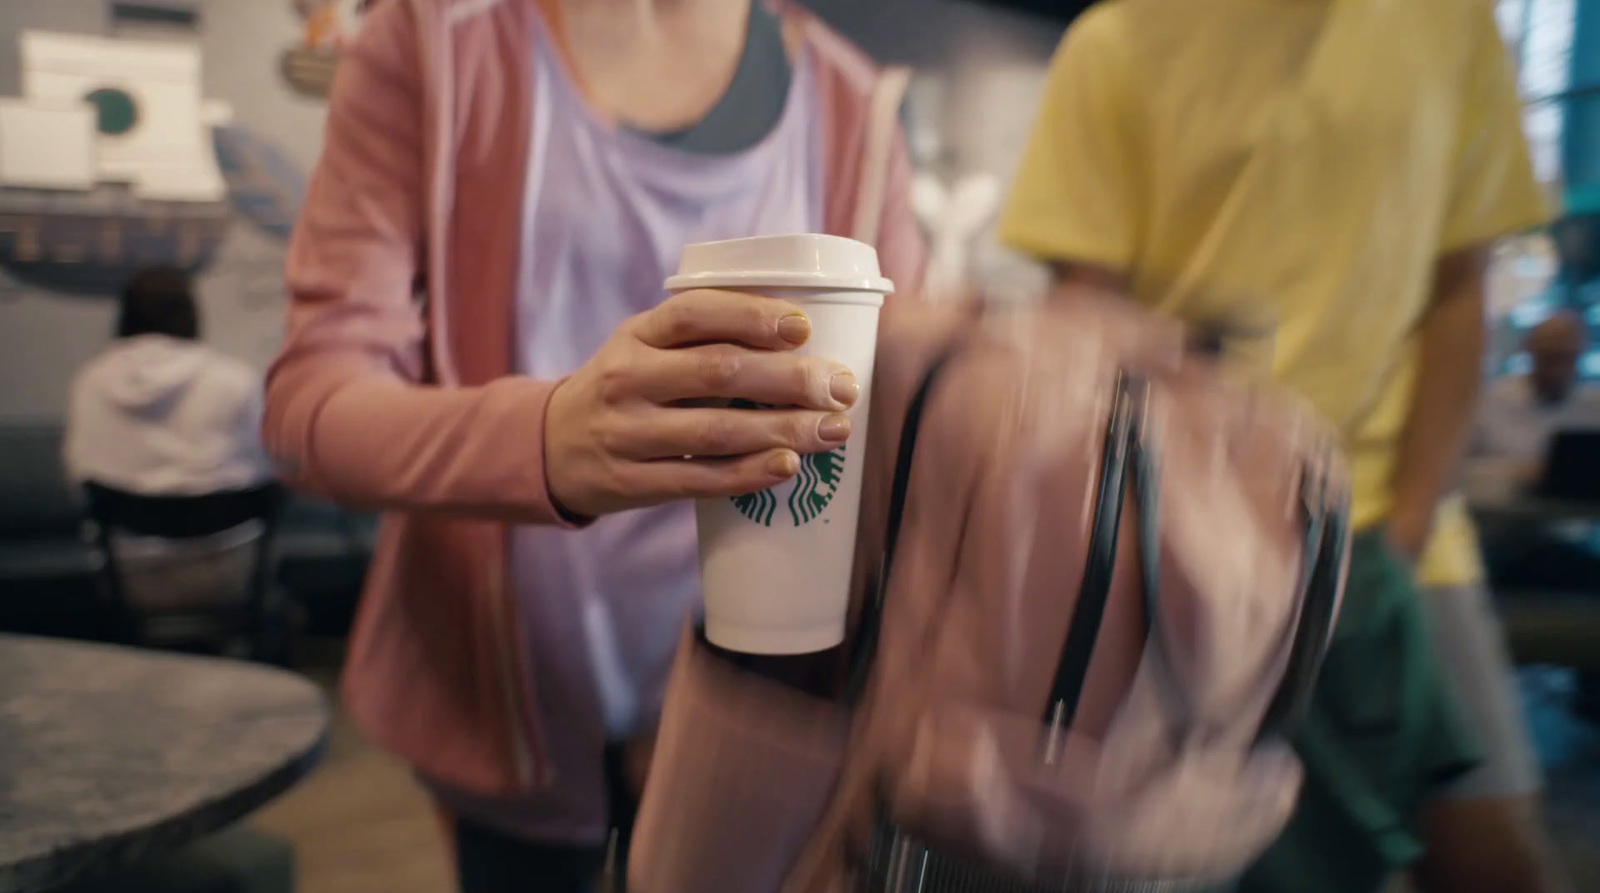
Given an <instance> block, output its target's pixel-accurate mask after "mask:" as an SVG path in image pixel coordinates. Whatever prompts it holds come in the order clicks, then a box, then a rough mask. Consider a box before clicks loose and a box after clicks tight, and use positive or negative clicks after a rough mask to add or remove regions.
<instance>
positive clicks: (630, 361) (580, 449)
mask: <svg viewBox="0 0 1600 893" xmlns="http://www.w3.org/2000/svg"><path fill="white" fill-rule="evenodd" d="M810 336H811V322H810V320H808V319H807V318H806V316H805V314H804V313H802V312H801V311H800V308H798V307H796V306H795V305H793V304H790V303H788V302H786V301H781V300H777V299H774V298H764V297H759V296H754V295H749V294H744V293H738V292H725V291H710V290H699V291H689V292H684V293H682V294H679V295H676V296H674V297H672V298H670V299H668V300H667V301H666V302H664V303H663V304H661V306H659V307H657V308H655V309H654V310H651V311H649V312H648V313H643V314H640V315H639V316H636V317H634V318H632V319H630V320H628V321H627V322H625V323H623V324H622V326H620V327H619V328H618V329H617V331H616V332H615V333H613V334H612V336H611V339H610V340H609V341H607V342H606V344H605V346H603V347H601V348H600V351H599V352H598V353H596V354H595V355H594V357H593V358H591V359H590V360H589V362H587V363H585V364H584V365H583V366H582V367H581V368H580V369H578V371H577V372H575V373H573V375H572V377H570V378H568V379H567V380H566V381H564V382H562V383H561V385H560V386H559V387H557V388H556V391H555V393H554V394H553V395H552V396H551V398H550V408H549V410H548V413H547V415H546V418H545V426H544V438H545V475H546V477H547V480H548V483H549V487H550V495H551V497H552V498H553V499H554V500H555V501H556V504H557V505H558V506H559V507H560V508H561V509H562V510H564V511H566V512H568V513H572V514H577V515H583V516H589V517H593V516H596V515H602V514H606V513H609V512H616V511H621V510H623V509H630V508H638V507H642V506H648V505H656V504H659V503H663V502H669V501H672V500H675V499H685V498H700V497H714V496H736V495H740V494H744V493H753V492H755V491H757V490H762V489H765V488H767V487H770V486H772V485H774V484H777V483H779V482H781V481H783V480H786V479H788V478H790V477H792V476H793V475H794V474H795V473H796V472H797V471H798V470H799V465H800V455H801V454H804V453H820V452H825V451H827V450H831V449H834V448H836V447H838V446H839V445H840V444H841V443H844V441H845V439H846V438H848V437H849V436H850V420H849V418H848V417H846V416H845V415H843V411H844V410H846V409H848V408H849V407H850V406H851V405H853V404H854V403H855V401H856V397H857V396H858V393H859V386H858V385H857V383H856V379H855V376H854V375H853V374H852V373H851V372H850V370H849V369H847V368H845V367H844V366H841V365H839V364H838V363H834V362H832V361H829V360H824V359H821V358H818V357H801V356H796V355H795V354H793V353H792V352H791V351H793V350H794V349H795V348H796V347H799V346H800V345H802V344H805V343H806V339H808V338H809V337H810ZM727 400H745V401H749V402H752V403H761V404H765V405H768V406H778V407H787V408H784V409H771V410H762V409H733V408H710V407H707V406H706V405H705V404H706V403H707V402H713V403H714V402H719V401H727Z"/></svg>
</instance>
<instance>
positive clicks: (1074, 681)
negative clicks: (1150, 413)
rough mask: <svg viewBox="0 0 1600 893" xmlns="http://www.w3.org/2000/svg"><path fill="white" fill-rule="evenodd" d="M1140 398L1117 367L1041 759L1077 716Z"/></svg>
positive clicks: (1112, 555)
mask: <svg viewBox="0 0 1600 893" xmlns="http://www.w3.org/2000/svg"><path fill="white" fill-rule="evenodd" d="M1144 399H1145V388H1144V385H1143V380H1142V379H1140V378H1138V377H1136V376H1131V375H1128V374H1127V373H1123V372H1119V373H1118V374H1117V383H1116V389H1115V396H1114V397H1113V398H1112V404H1111V416H1110V418H1109V419H1108V420H1107V422H1106V434H1105V448H1104V452H1103V456H1102V459H1101V462H1100V485H1099V489H1098V490H1097V492H1096V496H1095V509H1094V525H1093V527H1092V528H1091V530H1090V533H1089V548H1088V558H1087V560H1086V561H1085V563H1084V569H1083V583H1082V584H1081V585H1080V586H1079V588H1078V602H1077V604H1076V605H1075V606H1074V607H1073V611H1072V620H1071V624H1070V625H1069V626H1068V627H1067V637H1066V642H1065V644H1063V645H1062V648H1061V659H1060V662H1059V663H1058V664H1057V665H1056V676H1055V682H1054V684H1053V685H1051V687H1050V700H1049V702H1048V703H1047V704H1046V705H1045V714H1044V722H1045V725H1046V726H1047V727H1048V731H1047V737H1046V741H1045V757H1046V759H1053V756H1052V755H1053V753H1054V751H1055V743H1056V736H1057V735H1058V734H1059V733H1060V731H1061V730H1063V729H1065V728H1067V727H1069V726H1071V725H1072V720H1073V717H1074V716H1076V715H1077V712H1078V701H1079V700H1080V699H1081V698H1082V697H1083V686H1084V682H1085V680H1087V678H1088V675H1089V662H1090V660H1091V658H1093V656H1094V644H1095V640H1096V639H1098V638H1099V637H1100V624H1101V622H1102V621H1103V620H1104V619H1105V612H1106V601H1107V599H1108V598H1109V597H1110V595H1111V578H1112V576H1113V574H1114V573H1115V572H1116V564H1117V535H1118V533H1119V532H1120V528H1121V527H1122V507H1123V503H1124V502H1125V501H1126V500H1125V498H1124V497H1125V494H1126V492H1127V488H1128V479H1129V476H1130V474H1131V473H1132V471H1133V466H1134V463H1133V462H1132V461H1131V458H1132V453H1133V446H1134V440H1135V434H1136V427H1137V422H1138V418H1139V416H1140V415H1142V413H1143V409H1144ZM1152 582H1153V581H1152Z"/></svg>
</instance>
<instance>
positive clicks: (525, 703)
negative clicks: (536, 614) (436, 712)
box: [491, 528, 542, 791]
mask: <svg viewBox="0 0 1600 893" xmlns="http://www.w3.org/2000/svg"><path fill="white" fill-rule="evenodd" d="M510 536H511V533H510V528H506V529H505V530H504V532H503V535H502V537H501V541H500V542H501V553H500V555H499V556H498V560H496V561H495V562H494V586H493V587H492V588H493V592H492V593H491V594H492V596H493V597H494V626H495V633H496V636H495V644H496V646H497V647H496V649H495V652H496V657H497V661H496V662H497V664H498V669H499V671H500V678H501V679H503V680H505V682H504V684H503V685H501V686H500V692H501V695H502V697H504V698H505V701H506V703H505V710H506V717H507V719H508V720H509V721H508V722H507V723H506V730H507V735H508V736H509V739H510V740H509V743H510V745H511V768H512V772H513V773H514V774H515V776H516V782H517V787H518V788H519V789H520V790H523V791H529V790H532V789H533V788H534V783H535V781H536V779H535V777H534V776H535V772H534V767H535V765H537V764H540V763H542V761H539V760H537V759H536V754H535V753H534V747H533V741H532V735H531V734H530V726H531V717H530V716H529V715H528V709H529V707H530V706H531V705H532V700H531V699H530V698H529V693H528V689H527V685H528V676H527V673H526V670H527V667H526V666H525V663H526V660H525V659H524V657H523V652H522V649H521V648H519V647H518V642H519V639H520V636H519V635H518V632H517V628H516V619H517V612H516V611H515V610H513V609H512V605H511V592H510V589H509V587H508V586H507V585H506V563H507V562H508V561H510V560H511V549H510V542H509V540H510Z"/></svg>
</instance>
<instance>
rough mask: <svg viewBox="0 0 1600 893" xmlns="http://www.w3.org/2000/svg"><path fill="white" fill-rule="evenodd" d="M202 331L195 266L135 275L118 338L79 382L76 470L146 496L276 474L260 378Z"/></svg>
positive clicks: (69, 436) (71, 408)
mask: <svg viewBox="0 0 1600 893" xmlns="http://www.w3.org/2000/svg"><path fill="white" fill-rule="evenodd" d="M199 337H200V314H199V310H198V308H197V306H196V303H195V299H194V292H193V288H192V284H191V281H190V278H189V275H188V274H187V273H184V272H183V271H181V270H178V269H174V268H171V267H151V268H147V269H145V270H142V271H140V272H138V273H136V274H134V276H133V277H132V278H131V279H129V280H128V283H127V284H126V285H125V286H124V287H123V290H122V301H121V309H120V312H119V314H118V318H117V331H116V338H115V340H113V341H112V343H111V345H110V346H109V347H107V348H106V349H105V350H104V351H102V352H101V353H100V354H99V355H98V356H96V357H95V358H94V359H93V360H91V361H89V363H88V365H86V366H84V367H83V369H82V370H81V371H80V372H79V373H78V376H77V378H76V380H74V382H73V384H72V391H71V394H70V397H69V400H68V406H67V423H66V437H65V444H64V452H65V456H64V460H65V464H66V470H67V475H68V477H69V478H71V479H72V480H73V481H74V482H77V483H85V482H94V483H97V484H100V485H102V486H106V487H111V488H113V489H116V490H122V491H126V492H129V493H136V494H140V495H144V496H193V495H199V494H206V493H219V492H225V491H230V490H243V489H248V488H250V487H255V486H258V485H260V484H263V483H265V482H266V481H268V480H269V479H270V478H271V477H272V469H271V466H270V464H269V462H268V459H267V456H266V453H265V451H264V450H263V449H262V446H261V438H260V427H261V397H262V390H261V378H260V376H258V375H257V374H256V373H255V372H254V371H253V370H252V369H251V368H250V367H249V366H247V365H245V364H244V363H242V362H240V361H239V360H236V359H233V358H232V357H228V356H225V355H223V354H221V353H219V352H217V351H216V350H213V349H212V348H210V347H207V346H206V345H204V344H202V343H201V342H200V341H199Z"/></svg>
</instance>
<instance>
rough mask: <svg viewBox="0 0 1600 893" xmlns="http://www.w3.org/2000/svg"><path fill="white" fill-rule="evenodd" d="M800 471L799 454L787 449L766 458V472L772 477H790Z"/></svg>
mask: <svg viewBox="0 0 1600 893" xmlns="http://www.w3.org/2000/svg"><path fill="white" fill-rule="evenodd" d="M799 471H800V456H799V455H798V454H796V453H794V452H791V451H789V450H783V451H782V452H779V453H775V454H773V456H772V458H771V459H768V460H767V473H768V474H770V475H772V476H773V477H780V478H792V477H794V476H795V475H796V474H798V473H799Z"/></svg>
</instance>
